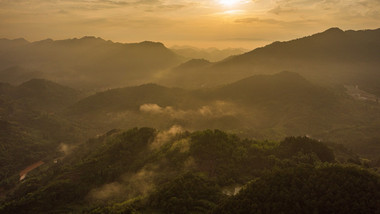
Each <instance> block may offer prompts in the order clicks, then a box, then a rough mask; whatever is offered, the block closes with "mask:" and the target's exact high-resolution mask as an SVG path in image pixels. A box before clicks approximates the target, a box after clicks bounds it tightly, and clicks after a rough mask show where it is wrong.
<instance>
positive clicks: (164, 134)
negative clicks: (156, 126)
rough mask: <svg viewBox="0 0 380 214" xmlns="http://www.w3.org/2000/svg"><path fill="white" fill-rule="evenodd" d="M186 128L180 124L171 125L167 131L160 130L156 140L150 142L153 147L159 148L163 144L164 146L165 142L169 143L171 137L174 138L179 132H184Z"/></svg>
mask: <svg viewBox="0 0 380 214" xmlns="http://www.w3.org/2000/svg"><path fill="white" fill-rule="evenodd" d="M184 131H185V130H184V129H183V128H182V127H181V126H179V125H174V126H172V127H170V129H169V130H166V131H160V132H159V133H158V134H157V136H156V138H155V139H154V141H153V142H152V143H151V144H150V148H151V149H158V148H160V147H161V146H163V145H164V144H165V143H167V142H168V141H169V140H170V139H172V138H173V137H174V136H176V135H177V134H179V133H182V132H184Z"/></svg>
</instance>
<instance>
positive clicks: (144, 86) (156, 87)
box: [137, 83, 165, 89]
mask: <svg viewBox="0 0 380 214" xmlns="http://www.w3.org/2000/svg"><path fill="white" fill-rule="evenodd" d="M137 88H141V89H163V88H165V87H164V86H161V85H157V84H155V83H147V84H143V85H140V86H137Z"/></svg>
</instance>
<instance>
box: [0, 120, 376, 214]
mask: <svg viewBox="0 0 380 214" xmlns="http://www.w3.org/2000/svg"><path fill="white" fill-rule="evenodd" d="M340 152H341V151H340ZM338 153H339V152H338V151H337V150H335V149H332V147H331V148H329V147H328V146H327V145H326V144H324V143H322V142H318V141H316V140H312V139H309V138H306V137H289V138H286V139H285V140H283V141H281V142H268V141H255V140H249V139H241V138H239V137H237V136H236V135H231V134H227V133H225V132H222V131H219V130H214V131H212V130H205V131H198V132H193V133H191V132H187V131H183V130H181V129H179V128H178V127H172V128H171V129H170V130H167V131H161V132H158V131H157V130H155V129H151V128H134V129H131V130H128V131H125V132H122V131H119V130H113V131H110V132H108V133H107V134H105V135H103V136H100V137H98V138H95V139H90V140H89V141H88V142H87V143H85V144H82V145H81V146H79V147H78V148H76V150H75V152H73V153H71V154H68V155H67V156H65V157H64V158H62V159H60V160H59V161H58V163H47V164H45V165H43V167H40V168H38V169H37V170H36V171H34V172H33V173H31V174H30V175H28V177H27V178H26V180H25V181H24V182H23V183H21V184H20V185H18V186H17V188H16V189H14V190H12V191H11V192H9V193H8V194H9V195H8V197H7V198H6V199H5V200H4V201H2V203H1V206H0V212H1V213H19V212H25V213H41V212H58V213H59V212H61V213H62V212H63V213H67V212H85V213H117V212H119V213H132V212H135V213H157V212H159V213H189V212H197V213H209V212H212V211H213V210H214V212H216V213H217V212H219V211H223V212H226V213H233V212H234V211H232V210H231V209H233V206H234V205H232V206H230V204H233V203H240V201H244V200H252V201H253V202H252V203H244V204H243V205H241V206H240V207H239V211H240V210H243V211H242V212H241V213H243V212H244V209H250V206H255V209H256V210H265V209H268V206H269V207H272V208H270V209H273V210H275V209H283V208H285V207H287V209H284V210H288V211H289V213H291V212H290V211H293V210H297V209H301V210H302V209H307V210H309V209H311V208H313V211H317V212H323V211H326V210H327V211H329V210H332V211H334V212H335V213H342V212H343V211H345V210H346V209H347V208H354V210H356V211H357V212H358V213H365V212H367V211H372V210H374V206H376V205H377V204H376V203H378V202H379V200H380V196H379V194H378V190H379V188H380V183H379V179H380V177H379V176H378V175H375V174H373V173H372V172H370V170H368V169H364V168H363V167H364V165H361V161H360V160H359V159H358V158H357V157H356V156H352V155H349V154H346V155H348V156H347V157H349V158H346V159H344V160H342V161H339V162H338V161H337V158H338V157H337V156H336V155H335V154H338ZM348 162H351V163H354V162H355V163H357V164H356V165H349V166H348V165H347V163H348ZM279 168H281V169H283V170H278V169H279ZM331 171H334V173H330V172H331ZM291 172H295V174H294V175H295V176H289V173H291ZM339 177H340V179H337V178H339ZM320 178H323V179H322V180H320ZM342 178H344V179H345V181H350V182H351V181H352V182H353V183H352V184H351V185H353V184H355V183H360V186H355V185H354V186H352V188H351V187H350V188H343V189H342V188H338V186H339V185H341V183H340V182H341V181H342ZM304 181H305V182H306V183H304ZM309 181H310V185H308V183H307V182H309ZM297 182H298V183H299V182H300V183H304V185H303V189H302V192H299V189H297V188H293V187H294V186H297ZM289 184H294V185H293V186H292V185H291V186H288V185H289ZM313 184H316V185H313ZM317 184H318V185H317ZM319 184H321V185H319ZM246 185H247V186H246ZM253 185H255V187H251V186H253ZM268 185H273V186H275V187H276V188H278V191H277V190H276V191H274V192H273V191H271V193H269V191H270V190H269V189H268ZM284 185H286V186H288V191H287V192H286V194H288V195H292V197H293V198H297V200H300V201H299V203H294V202H293V201H290V200H288V197H287V196H286V195H285V193H284V192H282V190H281V189H282V188H281V186H284ZM346 185H348V186H349V185H350V183H346ZM245 186H246V187H245ZM256 186H257V188H258V189H259V190H260V192H257V191H256ZM348 186H347V187H348ZM361 187H367V189H368V191H367V192H366V194H361V192H362V191H366V188H364V189H360V191H359V190H358V188H361ZM241 188H243V189H244V190H242V191H241V193H239V191H240V189H241ZM328 191H332V192H331V194H330V193H329V192H328ZM303 192H311V193H312V194H311V195H310V196H309V197H307V198H305V197H304V195H303ZM355 193H360V194H359V195H357V194H355ZM235 194H237V196H236V197H235V196H234V195H235ZM255 194H256V195H258V197H261V198H257V200H256V198H255V197H256V196H255V197H253V198H252V197H250V195H255ZM300 194H302V195H300ZM320 194H323V195H325V194H326V198H324V197H319V195H320ZM274 195H278V197H276V196H274ZM246 196H248V198H245V197H246ZM341 196H342V197H341ZM346 196H351V197H346ZM265 197H267V198H270V197H276V198H277V199H278V200H276V201H277V202H276V204H274V203H275V202H274V201H275V200H272V201H273V203H271V202H270V201H267V202H265V201H266V200H265ZM262 199H264V200H262ZM326 200H328V201H332V202H333V201H339V203H325V201H326ZM364 201H366V203H367V205H368V206H360V204H361V203H364ZM321 204H324V206H320V205H321ZM341 204H346V206H343V207H339V206H340V205H341ZM247 206H248V207H247ZM310 207H311V208H310ZM286 213H288V212H286ZM327 213H329V212H327Z"/></svg>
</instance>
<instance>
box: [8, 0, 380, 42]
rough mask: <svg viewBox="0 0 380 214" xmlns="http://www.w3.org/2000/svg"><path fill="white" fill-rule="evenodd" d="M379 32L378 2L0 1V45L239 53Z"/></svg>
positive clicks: (295, 0) (334, 0)
mask: <svg viewBox="0 0 380 214" xmlns="http://www.w3.org/2000/svg"><path fill="white" fill-rule="evenodd" d="M330 27H339V28H341V29H343V30H347V29H354V30H357V29H375V28H380V0H356V1H353V0H0V38H19V37H23V38H25V39H27V40H29V41H36V40H42V39H46V38H52V39H66V38H73V37H77V38H80V37H83V36H87V35H91V36H98V37H102V38H104V39H107V40H112V41H117V42H140V41H144V40H150V41H160V42H163V43H164V44H165V45H167V46H169V47H170V46H172V45H192V46H198V47H219V48H225V47H244V48H247V49H252V48H255V47H257V46H261V45H265V44H268V43H270V42H272V41H277V40H279V41H283V40H288V39H293V38H297V37H301V36H305V35H310V34H313V33H317V32H320V31H323V30H326V29H327V28H330Z"/></svg>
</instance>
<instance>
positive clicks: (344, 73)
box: [163, 28, 380, 95]
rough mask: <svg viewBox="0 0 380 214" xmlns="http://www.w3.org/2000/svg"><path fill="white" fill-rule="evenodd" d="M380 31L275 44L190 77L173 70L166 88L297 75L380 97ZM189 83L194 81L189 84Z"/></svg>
mask: <svg viewBox="0 0 380 214" xmlns="http://www.w3.org/2000/svg"><path fill="white" fill-rule="evenodd" d="M379 66H380V29H376V30H361V31H352V30H348V31H343V30H341V29H339V28H331V29H328V30H326V31H324V32H321V33H317V34H314V35H311V36H307V37H303V38H299V39H295V40H290V41H286V42H274V43H272V44H269V45H267V46H264V47H261V48H257V49H254V50H252V51H250V52H247V53H244V54H242V55H237V56H232V57H230V58H228V59H225V60H223V61H220V62H216V63H213V64H212V65H210V66H208V67H206V68H194V69H193V70H192V71H188V72H187V75H182V76H180V75H178V72H177V71H176V70H172V71H171V73H169V74H168V75H167V77H165V78H166V79H165V78H163V83H166V84H168V85H171V86H177V85H176V82H180V83H181V84H183V86H184V87H187V88H198V87H207V86H216V85H220V84H226V83H231V82H234V81H237V80H239V79H242V78H245V77H249V76H251V75H255V74H273V73H278V72H280V71H285V70H287V71H293V72H297V73H300V74H302V75H303V76H304V77H305V78H307V79H308V80H311V81H313V82H316V83H318V84H351V85H359V87H361V88H364V89H366V90H368V91H369V92H371V93H376V94H378V95H379V94H380V82H379V80H380V72H378V68H379ZM186 79H189V81H185V80H186Z"/></svg>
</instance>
